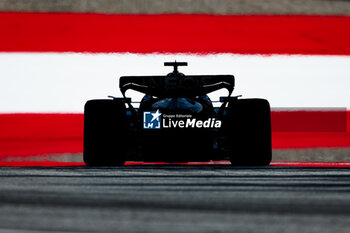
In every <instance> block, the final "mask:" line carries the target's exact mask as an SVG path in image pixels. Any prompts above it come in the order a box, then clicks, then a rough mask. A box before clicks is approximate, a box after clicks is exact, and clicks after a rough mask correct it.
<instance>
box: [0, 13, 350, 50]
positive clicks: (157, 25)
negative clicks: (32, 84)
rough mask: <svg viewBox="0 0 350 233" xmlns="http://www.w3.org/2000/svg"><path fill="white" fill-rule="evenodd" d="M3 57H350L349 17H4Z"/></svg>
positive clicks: (0, 46) (1, 26)
mask: <svg viewBox="0 0 350 233" xmlns="http://www.w3.org/2000/svg"><path fill="white" fill-rule="evenodd" d="M0 32H1V37H0V51H3V52H20V51H25V52H35V51H37V52H66V51H72V52H135V53H152V52H160V53H162V52H170V53H178V52H183V53H241V54H330V55H350V43H349V41H350V17H348V16H261V15H259V16H258V15H250V16H220V15H176V14H175V15H107V14H86V13H84V14H74V13H0Z"/></svg>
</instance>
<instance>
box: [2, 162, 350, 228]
mask: <svg viewBox="0 0 350 233" xmlns="http://www.w3.org/2000/svg"><path fill="white" fill-rule="evenodd" d="M0 184H1V185H0V232H10V233H11V232H162V233H163V232H170V233H171V232H269V233H271V232H317V233H322V232H350V168H291V167H263V168H257V167H247V168H242V167H236V168H234V167H230V166H220V165H216V166H175V165H174V166H125V167H117V168H108V167H103V168H87V167H54V168H40V167H39V168H30V167H23V168H11V167H2V168H0Z"/></svg>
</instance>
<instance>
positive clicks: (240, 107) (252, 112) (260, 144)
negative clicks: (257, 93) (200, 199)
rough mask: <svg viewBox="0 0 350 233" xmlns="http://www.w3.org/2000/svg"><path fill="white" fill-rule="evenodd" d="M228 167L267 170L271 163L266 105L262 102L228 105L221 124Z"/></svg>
mask: <svg viewBox="0 0 350 233" xmlns="http://www.w3.org/2000/svg"><path fill="white" fill-rule="evenodd" d="M224 130H225V136H226V140H227V143H226V144H227V149H228V152H229V155H230V161H231V164H232V165H237V166H267V165H269V164H270V162H271V159H272V148H271V114H270V104H269V102H268V101H267V100H264V99H238V100H232V101H230V102H229V105H228V108H227V116H226V120H225V126H224Z"/></svg>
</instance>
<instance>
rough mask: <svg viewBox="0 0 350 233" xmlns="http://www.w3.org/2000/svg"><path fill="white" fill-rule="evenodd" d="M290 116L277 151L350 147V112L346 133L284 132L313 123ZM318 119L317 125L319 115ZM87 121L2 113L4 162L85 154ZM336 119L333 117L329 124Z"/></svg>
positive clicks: (282, 118)
mask: <svg viewBox="0 0 350 233" xmlns="http://www.w3.org/2000/svg"><path fill="white" fill-rule="evenodd" d="M288 113H290V112H286V114H280V113H278V114H277V115H276V112H272V125H273V129H274V131H279V132H273V133H272V147H273V148H274V149H289V148H330V147H350V124H349V122H350V111H348V112H347V127H348V128H347V130H344V131H343V132H329V131H326V132H320V131H318V132H305V131H304V132H281V131H280V130H279V128H278V127H277V126H279V127H282V128H283V129H285V128H286V126H285V125H283V124H281V123H284V124H288V122H290V121H291V120H293V118H295V117H297V118H298V117H299V118H300V119H299V120H298V123H299V124H300V125H298V126H297V127H299V129H300V128H304V129H307V128H308V127H309V124H311V121H310V119H309V118H306V121H302V118H301V117H302V116H305V115H304V113H303V114H301V115H300V116H298V115H296V112H292V114H291V115H289V114H288ZM312 114H315V113H312ZM320 114H324V113H322V112H321V113H320ZM314 117H315V119H316V120H315V122H316V123H317V118H318V117H317V115H314ZM83 118H84V117H83V114H0V160H1V159H3V158H5V157H6V156H26V155H35V154H53V153H79V152H82V151H83ZM333 120H334V119H333V118H330V122H329V123H332V121H333ZM321 122H322V123H324V124H327V121H321ZM316 126H317V124H316ZM311 128H312V127H311Z"/></svg>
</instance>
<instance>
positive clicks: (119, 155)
mask: <svg viewBox="0 0 350 233" xmlns="http://www.w3.org/2000/svg"><path fill="white" fill-rule="evenodd" d="M128 143H129V138H128V123H127V118H126V107H125V104H124V103H122V102H121V101H118V100H89V101H88V102H86V104H85V109H84V162H85V164H86V165H88V166H120V165H123V164H124V163H125V155H126V151H127V149H128Z"/></svg>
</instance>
